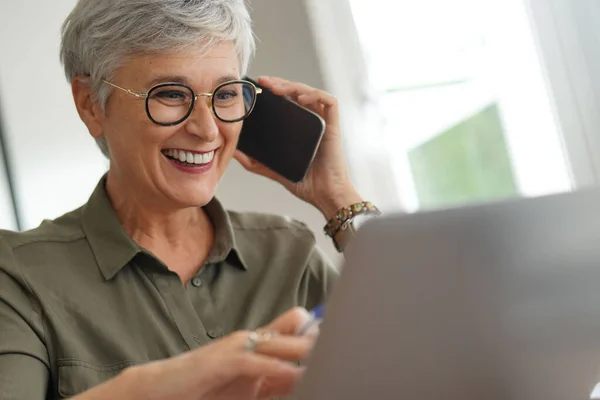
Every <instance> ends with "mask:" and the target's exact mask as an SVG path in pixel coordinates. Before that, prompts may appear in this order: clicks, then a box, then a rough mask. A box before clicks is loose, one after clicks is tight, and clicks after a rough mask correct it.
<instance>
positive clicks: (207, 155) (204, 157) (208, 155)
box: [202, 151, 215, 164]
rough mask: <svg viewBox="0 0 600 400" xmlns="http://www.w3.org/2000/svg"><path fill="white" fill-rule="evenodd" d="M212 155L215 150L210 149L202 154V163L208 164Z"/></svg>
mask: <svg viewBox="0 0 600 400" xmlns="http://www.w3.org/2000/svg"><path fill="white" fill-rule="evenodd" d="M214 156H215V152H214V151H211V152H210V153H204V155H202V162H203V163H204V164H208V163H209V162H211V161H212V159H213V158H214Z"/></svg>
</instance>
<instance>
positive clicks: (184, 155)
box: [163, 149, 215, 165]
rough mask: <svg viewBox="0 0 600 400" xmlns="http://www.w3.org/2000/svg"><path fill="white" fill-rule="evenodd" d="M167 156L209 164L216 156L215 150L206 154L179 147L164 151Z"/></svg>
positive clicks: (186, 161)
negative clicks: (179, 148) (178, 148)
mask: <svg viewBox="0 0 600 400" xmlns="http://www.w3.org/2000/svg"><path fill="white" fill-rule="evenodd" d="M163 153H164V154H165V155H166V156H168V157H171V158H174V159H176V160H179V161H180V162H185V163H188V164H196V165H202V164H208V163H209V162H211V161H212V160H213V158H215V152H214V150H213V151H211V152H208V153H204V154H198V153H192V152H190V151H183V150H177V149H167V150H165V151H164V152H163Z"/></svg>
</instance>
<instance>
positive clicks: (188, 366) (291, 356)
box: [77, 308, 315, 400]
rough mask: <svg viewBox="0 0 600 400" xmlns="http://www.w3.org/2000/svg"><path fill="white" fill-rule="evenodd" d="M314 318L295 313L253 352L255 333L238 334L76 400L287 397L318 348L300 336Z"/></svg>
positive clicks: (300, 311) (270, 327) (284, 318)
mask: <svg viewBox="0 0 600 400" xmlns="http://www.w3.org/2000/svg"><path fill="white" fill-rule="evenodd" d="M309 318H310V317H309V314H308V312H307V311H306V310H304V309H301V308H296V309H293V310H290V311H288V312H287V313H285V314H283V315H282V316H281V317H279V318H278V319H276V320H275V321H273V322H272V323H271V324H269V325H268V326H265V327H263V328H261V329H260V330H259V331H258V332H268V333H272V334H273V335H268V336H269V337H268V338H267V339H265V340H259V341H257V342H255V346H254V350H253V351H249V350H248V349H247V345H248V343H249V340H250V336H251V334H252V332H235V333H233V334H231V335H228V336H226V337H224V338H222V339H219V340H217V341H215V342H213V343H211V344H209V345H206V346H203V347H201V348H199V349H197V350H193V351H190V352H187V353H184V354H182V355H179V356H176V357H174V358H170V359H168V360H163V361H156V362H153V363H150V364H146V365H143V366H139V367H133V368H131V369H129V370H127V371H125V372H124V373H123V374H122V375H121V376H119V377H118V378H116V379H115V382H114V385H111V382H113V381H109V382H107V383H106V384H104V385H101V386H99V387H97V388H96V389H92V390H91V391H89V392H86V393H83V394H82V395H80V396H78V397H77V399H80V400H83V399H87V398H90V399H91V398H93V399H103V398H104V396H103V394H104V393H106V394H107V395H108V396H110V397H112V398H114V397H120V398H125V397H128V396H116V394H117V393H119V392H121V393H123V392H125V393H123V394H130V395H131V398H144V399H153V400H167V399H169V400H174V399H177V400H188V399H189V400H192V399H193V400H229V399H232V400H234V399H235V400H251V399H252V400H254V399H268V398H273V397H282V396H287V395H289V394H290V393H291V392H292V390H293V389H294V387H295V385H296V383H297V382H298V380H299V379H300V378H301V376H302V373H303V369H302V368H301V367H299V366H298V364H297V361H298V360H302V359H304V358H306V357H307V355H308V353H309V352H310V350H311V349H312V346H313V344H314V340H315V336H314V335H312V336H302V337H300V336H297V335H296V332H298V331H299V329H300V327H301V326H302V325H303V324H304V323H306V322H307V321H308V319H309ZM119 379H120V382H119V383H117V382H116V381H117V380H119ZM108 386H110V387H108ZM103 387H104V390H103ZM119 389H121V390H119ZM115 390H117V392H115ZM92 392H94V393H93V395H92ZM109 392H110V393H109ZM88 394H90V395H92V396H89V397H88V396H87V395H88ZM107 398H109V397H107Z"/></svg>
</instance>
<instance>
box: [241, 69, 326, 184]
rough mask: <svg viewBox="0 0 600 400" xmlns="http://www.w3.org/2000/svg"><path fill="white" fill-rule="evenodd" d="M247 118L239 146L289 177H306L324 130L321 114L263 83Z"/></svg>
mask: <svg viewBox="0 0 600 400" xmlns="http://www.w3.org/2000/svg"><path fill="white" fill-rule="evenodd" d="M245 79H247V80H248V81H250V82H252V83H254V84H255V85H256V86H257V87H259V88H261V89H262V93H261V94H259V95H258V96H257V97H256V104H255V105H254V109H253V110H252V113H250V115H249V116H248V117H247V118H246V119H245V120H244V124H243V127H242V132H241V134H240V139H239V142H238V149H239V150H241V151H242V152H243V153H245V154H246V155H248V156H250V157H252V158H254V159H255V160H257V161H259V162H260V163H262V164H264V165H266V166H267V167H269V168H270V169H272V170H273V171H275V172H277V173H278V174H280V175H282V176H283V177H285V178H286V179H288V180H290V181H292V182H295V183H298V182H301V181H302V180H304V178H305V177H306V174H307V172H308V170H309V168H310V166H311V164H312V162H313V160H314V158H315V155H316V153H317V150H318V148H319V144H320V143H321V139H322V138H323V134H324V132H325V121H324V120H323V118H321V116H320V115H318V114H316V113H314V112H312V111H311V110H308V109H306V108H304V107H302V106H300V105H299V104H297V103H295V102H293V101H291V100H289V99H287V98H285V97H282V96H278V95H276V94H274V93H273V92H271V91H270V90H268V89H266V88H264V87H261V86H260V85H259V84H258V83H257V82H256V81H255V80H252V79H249V78H245Z"/></svg>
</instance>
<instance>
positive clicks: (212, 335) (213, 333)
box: [207, 329, 224, 339]
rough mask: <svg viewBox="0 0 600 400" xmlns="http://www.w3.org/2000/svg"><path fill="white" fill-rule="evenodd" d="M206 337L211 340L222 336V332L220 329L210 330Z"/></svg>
mask: <svg viewBox="0 0 600 400" xmlns="http://www.w3.org/2000/svg"><path fill="white" fill-rule="evenodd" d="M207 333H208V337H209V338H211V339H216V338H219V337H221V336H223V334H224V333H223V331H222V330H221V329H211V330H209V331H208V332H207Z"/></svg>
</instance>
